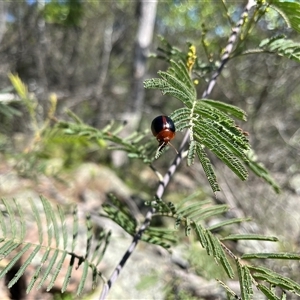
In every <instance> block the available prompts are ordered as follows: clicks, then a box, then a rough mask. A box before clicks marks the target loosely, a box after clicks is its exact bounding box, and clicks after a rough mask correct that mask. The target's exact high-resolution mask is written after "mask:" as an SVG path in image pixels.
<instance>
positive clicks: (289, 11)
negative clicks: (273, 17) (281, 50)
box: [270, 0, 300, 32]
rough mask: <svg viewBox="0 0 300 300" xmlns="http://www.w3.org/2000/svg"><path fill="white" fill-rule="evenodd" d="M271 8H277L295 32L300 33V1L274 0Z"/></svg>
mask: <svg viewBox="0 0 300 300" xmlns="http://www.w3.org/2000/svg"><path fill="white" fill-rule="evenodd" d="M270 3H271V5H270V6H271V7H273V8H275V10H276V11H278V12H279V13H280V14H281V16H282V17H283V18H284V20H286V21H287V23H288V25H290V26H291V27H292V28H293V29H294V30H296V31H298V32H300V18H299V15H300V3H299V1H288V0H274V1H270Z"/></svg>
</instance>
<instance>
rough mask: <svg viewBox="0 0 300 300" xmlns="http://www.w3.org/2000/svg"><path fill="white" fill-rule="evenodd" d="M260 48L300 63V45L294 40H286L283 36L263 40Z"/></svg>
mask: <svg viewBox="0 0 300 300" xmlns="http://www.w3.org/2000/svg"><path fill="white" fill-rule="evenodd" d="M299 13H300V10H299ZM299 28H300V27H299ZM259 47H260V48H261V49H263V50H266V51H270V52H274V53H276V54H278V55H280V56H284V57H286V58H288V59H292V60H295V61H298V62H300V43H297V42H294V41H293V40H289V39H286V38H284V37H282V36H278V37H273V38H270V39H265V40H263V41H262V42H261V43H260V45H259Z"/></svg>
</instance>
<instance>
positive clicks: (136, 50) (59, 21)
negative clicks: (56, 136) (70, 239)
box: [0, 0, 300, 281]
mask: <svg viewBox="0 0 300 300" xmlns="http://www.w3.org/2000/svg"><path fill="white" fill-rule="evenodd" d="M245 4H246V2H245V1H229V2H228V3H226V6H225V5H224V2H222V1H176V0H174V1H151V2H150V1H149V2H147V1H121V0H120V1H80V0H66V1H54V0H52V1H51V0H49V1H35V0H28V1H0V124H1V126H0V151H1V153H0V154H1V156H0V157H1V162H0V172H1V174H0V175H1V179H0V180H1V181H0V184H1V185H0V192H1V196H5V197H12V196H18V197H21V198H22V197H24V195H25V194H24V193H25V191H26V193H27V194H29V195H30V196H34V195H38V194H39V193H44V194H46V196H48V197H49V198H52V199H54V201H56V202H59V203H65V201H69V200H66V199H70V198H71V199H72V200H73V201H78V202H80V201H84V203H85V204H86V205H87V206H86V209H87V210H88V209H89V208H91V207H93V206H97V201H98V200H95V199H99V198H100V199H103V198H104V196H103V194H104V193H105V192H106V191H108V190H111V189H114V188H115V189H116V190H118V188H116V187H112V186H110V185H109V184H111V183H112V182H115V181H116V179H112V180H111V181H109V182H108V183H105V184H106V185H108V186H109V187H107V186H104V184H102V185H101V186H100V187H99V181H98V182H97V177H95V178H90V177H89V176H90V175H87V174H90V173H89V172H90V169H91V168H96V166H98V167H97V168H100V167H99V166H101V168H102V169H101V171H103V170H105V172H109V174H111V176H115V177H114V178H119V179H121V180H122V184H123V185H124V190H126V191H127V189H130V192H128V193H127V192H126V193H125V194H126V195H133V194H138V196H137V198H139V199H143V200H145V198H146V200H148V199H147V197H148V198H149V197H150V199H151V195H153V194H154V191H155V188H156V179H155V176H154V175H151V174H150V173H151V171H150V170H149V171H147V170H145V171H142V172H141V171H140V170H141V165H139V164H137V163H136V164H133V165H130V164H129V163H128V161H126V160H125V161H124V160H123V159H118V158H114V156H113V155H111V154H110V153H109V152H108V151H107V150H106V149H105V148H103V149H102V150H101V151H99V150H98V148H97V150H95V148H93V145H89V144H84V143H83V144H81V143H79V144H78V143H76V144H75V143H73V142H70V143H69V144H68V142H67V141H64V142H65V143H63V142H62V141H60V142H57V141H52V142H47V147H46V148H43V150H42V151H40V152H39V156H38V157H37V156H36V155H35V156H34V159H33V157H31V156H26V163H24V161H22V159H23V158H24V155H25V154H26V155H28V153H29V152H30V151H28V149H30V147H29V144H30V141H31V140H32V139H33V133H34V129H33V125H32V120H31V117H30V114H29V113H28V110H27V109H26V107H24V105H23V104H22V103H21V102H20V101H19V100H18V98H17V96H16V94H15V92H14V90H13V87H12V84H11V82H10V80H9V77H8V74H9V73H13V74H18V75H19V77H20V78H21V80H22V81H23V82H24V83H25V84H26V85H27V86H28V90H29V93H31V94H32V95H34V96H33V98H34V99H36V103H37V110H36V111H37V116H36V117H37V122H43V120H45V119H46V117H47V112H48V110H49V103H50V102H49V97H50V96H51V95H53V93H55V95H56V97H57V109H56V113H55V117H56V118H57V119H62V120H64V119H67V116H66V114H65V112H66V110H67V109H68V110H71V111H73V112H74V113H75V114H77V115H78V116H79V117H80V118H81V119H82V120H83V121H84V122H86V123H87V124H89V125H92V126H95V127H96V128H102V127H104V126H106V125H107V124H108V123H109V122H110V121H112V120H116V121H118V122H120V123H122V122H123V121H127V122H128V125H127V126H126V127H125V129H124V131H125V133H123V134H124V135H126V134H129V133H130V132H131V131H132V130H136V129H138V130H144V129H148V128H149V126H150V125H149V124H150V123H151V120H152V119H153V118H154V117H156V116H157V115H159V114H167V115H168V114H170V113H171V112H172V111H173V110H174V109H175V108H178V107H179V105H180V104H179V102H176V100H175V101H174V99H170V98H168V96H162V95H161V93H160V92H158V91H154V90H146V91H145V90H144V88H143V84H142V83H143V80H144V79H146V78H151V77H156V76H157V75H156V73H157V71H158V70H160V69H161V70H165V69H166V68H167V63H166V62H164V61H163V60H159V59H157V58H153V57H149V55H150V54H151V53H155V52H156V49H157V47H159V46H160V39H159V37H158V36H159V35H161V36H163V37H164V38H166V39H167V40H168V41H169V42H170V43H171V44H172V45H174V46H175V47H178V48H180V49H182V50H183V51H187V48H188V46H187V42H191V43H193V44H194V45H195V46H196V48H197V56H198V58H199V61H200V63H201V62H203V63H206V64H207V63H209V62H212V61H218V60H219V59H220V56H221V51H222V49H223V48H224V47H225V46H226V43H227V40H228V36H229V34H230V32H231V28H232V22H233V23H234V22H237V21H238V19H239V18H240V15H241V13H242V11H243V8H244V5H245ZM228 16H230V19H229V17H228ZM274 34H286V35H287V36H288V37H289V38H291V39H293V40H294V41H297V40H298V41H299V33H297V32H295V31H293V30H291V29H287V26H286V24H285V22H284V21H283V19H282V18H281V17H280V16H279V15H278V14H277V12H276V11H274V10H269V11H268V13H267V14H266V15H265V16H264V17H263V18H261V19H260V21H259V23H258V24H257V26H256V27H255V29H254V30H253V31H252V32H251V36H248V37H247V40H246V43H245V49H254V48H257V47H258V45H259V43H260V41H261V40H263V39H264V38H268V37H271V36H273V35H274ZM204 44H205V47H203V45H204ZM299 70H300V69H299V63H297V62H294V61H291V60H288V59H286V58H283V57H280V56H276V55H274V54H267V53H265V54H259V55H257V54H255V55H254V54H249V55H246V54H245V55H241V56H238V57H236V58H233V59H232V60H230V61H229V63H228V64H227V65H226V68H225V69H224V70H223V72H222V75H221V76H220V77H219V78H218V82H217V85H216V87H215V89H214V90H213V92H212V94H211V95H210V98H211V99H214V100H219V101H224V102H226V103H230V104H233V105H236V106H239V107H241V108H242V109H244V110H245V111H246V112H247V113H248V121H247V122H246V123H243V124H239V125H240V126H241V127H242V128H243V130H245V131H247V132H249V134H250V136H249V138H250V142H251V144H252V147H253V149H254V150H255V155H257V157H258V160H259V161H260V162H262V163H263V164H264V165H265V166H266V167H267V168H268V169H269V170H270V173H271V174H272V176H273V177H274V178H275V180H276V181H277V182H278V184H279V185H280V186H281V188H282V191H281V193H280V194H276V193H275V192H274V191H273V189H272V188H271V187H270V186H268V185H267V184H266V183H265V182H264V181H262V180H261V179H259V178H256V177H255V176H254V175H250V178H249V180H248V181H247V182H240V181H239V179H238V178H236V177H235V175H234V174H232V173H231V172H230V171H229V170H228V169H227V168H226V167H225V166H223V164H222V163H220V162H218V161H217V159H216V158H215V157H213V156H211V159H212V161H213V163H214V165H215V169H216V172H217V175H218V178H219V183H220V186H221V188H222V192H221V193H220V196H219V197H218V199H219V200H218V201H220V202H222V203H227V204H229V205H230V206H231V207H232V213H233V215H235V216H240V217H245V216H250V217H252V218H253V219H254V221H255V223H253V224H252V225H251V226H250V227H245V230H247V231H248V232H249V230H250V231H251V230H252V231H253V232H256V233H261V234H274V235H276V236H277V237H279V238H280V240H281V242H280V243H279V244H278V245H277V247H278V248H277V250H279V251H288V252H299V248H300V209H299V201H300V122H299V119H300V84H299ZM210 75H211V73H207V74H206V75H205V76H204V77H203V79H202V80H201V81H200V82H199V84H198V86H197V90H198V94H199V95H201V94H202V93H203V91H204V89H205V87H206V85H207V82H208V79H209V77H210ZM181 137H182V135H181V134H180V133H179V134H178V135H177V138H176V140H175V142H174V144H175V146H177V147H178V145H179V144H180V138H181ZM149 139H154V138H153V137H152V135H151V134H150V133H149ZM154 142H155V139H154ZM28 147H29V148H28ZM171 151H172V149H171V150H170V151H169V152H167V153H168V154H167V155H164V156H163V157H162V158H161V159H160V161H159V162H157V165H158V166H159V167H160V168H162V173H163V172H164V171H163V170H164V169H163V168H166V167H167V166H168V165H169V163H170V162H171V161H172V159H173V157H174V153H172V152H171ZM30 159H32V160H30ZM41 161H43V164H41ZM120 165H123V166H124V165H125V167H124V168H120V167H119V166H120ZM84 166H86V168H87V170H85V169H84ZM129 166H130V167H129ZM165 170H166V169H165ZM80 172H81V173H80ZM97 172H100V170H99V169H97ZM97 172H96V174H98V173H97ZM33 174H35V176H33ZM105 174H106V173H105ZM85 176H86V177H85ZM99 176H100V175H99ZM101 176H102V175H101ZM107 176H108V175H107V174H106V175H105V176H104V177H105V178H107ZM152 176H154V177H152ZM104 177H101V178H104ZM58 178H59V179H60V180H59V182H57V179H58ZM61 178H63V179H64V180H61ZM78 178H80V180H78ZM82 178H84V179H86V178H88V179H86V181H84V180H81V179H82ZM66 181H67V182H68V184H69V185H65V183H66ZM37 182H38V184H37ZM118 186H119V187H120V186H121V184H120V183H119V184H118ZM194 190H201V191H202V192H203V193H206V194H207V195H209V194H210V193H211V192H210V188H209V186H208V184H207V182H206V179H205V176H204V175H203V172H202V170H201V167H200V166H199V165H197V164H195V165H194V166H193V167H192V168H187V167H186V166H185V164H183V166H182V167H181V168H180V170H179V172H178V173H177V174H176V176H175V178H174V181H173V182H172V183H171V185H170V187H169V193H168V195H167V197H169V198H170V199H173V198H174V197H178V198H180V196H181V195H182V194H189V193H191V192H193V191H194ZM141 191H143V192H141ZM119 192H120V191H119ZM34 193H35V194H34ZM147 193H148V194H147ZM27 194H26V195H27ZM121 194H122V193H121ZM89 197H90V198H89ZM172 197H173V198H172ZM92 199H94V200H92ZM93 201H94V202H93ZM90 203H93V204H90ZM89 205H92V206H91V207H90V206H89ZM91 209H92V208H91ZM266 216H267V217H266ZM244 247H246V246H244ZM249 247H250V249H251V247H254V249H253V248H252V250H253V251H259V250H268V249H266V248H264V247H265V246H257V245H255V246H253V245H252V246H251V245H250V246H249ZM255 247H256V248H255ZM257 247H258V248H257ZM259 247H262V249H259ZM246 249H247V248H246ZM243 251H245V248H243ZM274 268H282V270H283V271H284V272H286V274H290V275H289V276H291V277H292V278H293V279H295V280H298V281H299V280H300V278H299V274H300V272H299V271H300V266H299V263H293V264H288V265H286V264H285V265H282V264H279V265H276V266H274Z"/></svg>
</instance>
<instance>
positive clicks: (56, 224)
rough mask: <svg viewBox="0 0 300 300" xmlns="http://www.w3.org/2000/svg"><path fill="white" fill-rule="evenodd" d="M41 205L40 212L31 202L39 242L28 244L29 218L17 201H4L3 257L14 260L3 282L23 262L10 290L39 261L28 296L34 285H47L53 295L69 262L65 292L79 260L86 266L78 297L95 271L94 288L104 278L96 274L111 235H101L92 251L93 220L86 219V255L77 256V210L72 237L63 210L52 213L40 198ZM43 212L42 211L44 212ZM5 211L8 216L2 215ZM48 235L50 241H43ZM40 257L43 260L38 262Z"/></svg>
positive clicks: (0, 252)
mask: <svg viewBox="0 0 300 300" xmlns="http://www.w3.org/2000/svg"><path fill="white" fill-rule="evenodd" d="M40 201H41V203H42V205H41V206H39V208H38V206H37V203H36V202H33V201H32V200H30V201H29V202H30V204H31V208H32V215H33V218H31V219H32V220H34V221H35V223H36V228H37V230H38V233H37V236H38V240H37V242H32V241H30V242H28V241H26V229H27V224H26V222H25V220H26V218H25V216H24V211H23V209H22V207H21V205H20V204H19V203H18V201H16V200H13V201H8V200H2V204H3V209H2V210H1V211H0V223H1V226H0V227H1V232H0V255H1V259H3V258H5V257H7V256H8V255H10V257H11V258H10V261H9V263H8V264H7V265H6V266H4V267H3V268H2V270H1V272H0V278H2V277H4V276H5V275H6V274H7V272H8V271H10V270H11V269H12V268H13V267H14V266H15V264H16V263H17V262H21V266H20V268H19V269H18V271H17V272H16V274H15V275H14V277H13V278H12V279H11V280H10V282H9V283H8V287H9V288H10V287H12V286H13V285H14V284H15V283H16V282H17V281H18V280H19V279H20V277H21V276H22V275H24V273H25V272H26V270H27V268H28V267H29V266H30V265H31V264H32V261H33V260H34V261H35V264H36V261H37V260H39V265H38V267H36V269H35V272H34V273H33V275H32V276H31V278H29V284H28V286H27V290H26V291H27V293H29V292H30V291H31V290H32V288H33V287H34V285H35V284H36V288H37V289H39V288H42V287H43V286H45V285H46V284H47V287H46V290H47V291H50V290H51V289H52V288H53V286H54V284H56V283H57V281H58V280H57V279H58V276H59V275H61V272H62V271H63V270H62V267H63V265H64V262H65V261H66V260H67V259H68V258H69V267H68V269H67V271H66V276H65V279H64V282H63V283H62V288H61V290H62V292H64V291H65V290H66V289H67V286H68V284H69V282H70V279H71V274H72V270H73V266H74V263H75V260H76V259H77V260H78V266H79V265H80V264H81V263H83V266H84V267H83V273H82V278H81V281H80V282H79V286H78V293H79V292H81V291H82V290H83V287H84V285H85V281H86V276H87V273H88V272H89V270H92V275H93V284H94V285H95V282H96V281H97V280H98V278H99V277H101V274H100V272H99V271H98V270H97V265H98V264H99V262H100V260H101V259H102V257H103V255H104V252H105V250H106V248H107V243H108V241H109V236H110V233H108V234H105V233H102V239H100V241H99V240H98V241H97V244H96V247H93V245H94V244H95V243H94V242H93V241H94V240H95V237H94V235H93V230H92V229H93V228H92V224H91V222H90V217H89V216H87V217H86V219H87V224H86V245H87V246H86V251H85V253H84V255H79V254H76V253H74V250H75V245H76V240H77V238H78V218H77V210H76V209H75V210H74V213H73V222H74V226H73V233H71V234H70V233H69V232H68V228H67V224H66V214H65V213H64V212H63V211H62V209H60V208H58V209H53V207H52V206H51V204H50V202H49V201H48V200H47V199H46V198H44V197H41V198H40ZM40 208H42V212H41V211H40ZM3 211H6V212H7V213H3ZM75 216H76V217H75ZM5 219H6V220H5ZM43 219H46V222H45V221H44V222H42V220H43ZM2 220H3V222H2ZM4 222H5V223H4ZM4 224H5V225H4ZM45 234H46V236H47V238H44V235H45ZM70 235H71V237H72V243H71V244H70V248H71V249H68V246H69V243H68V238H69V236H70ZM70 250H71V251H70ZM41 256H42V258H39V257H41ZM94 260H95V261H96V262H97V265H95V264H94V263H93V261H94Z"/></svg>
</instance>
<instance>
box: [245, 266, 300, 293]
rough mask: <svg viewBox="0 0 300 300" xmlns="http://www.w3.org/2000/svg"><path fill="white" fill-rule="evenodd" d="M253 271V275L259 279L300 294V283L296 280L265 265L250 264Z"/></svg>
mask: <svg viewBox="0 0 300 300" xmlns="http://www.w3.org/2000/svg"><path fill="white" fill-rule="evenodd" d="M248 268H249V269H250V270H251V271H253V272H254V273H252V276H253V278H254V279H255V280H257V281H265V282H268V283H269V284H271V285H274V286H277V287H280V288H281V289H283V290H286V291H290V292H292V293H294V294H296V295H300V285H299V284H298V283H297V282H295V281H294V280H292V279H290V278H287V277H285V276H282V275H280V274H278V273H276V272H274V271H272V270H270V269H268V268H265V267H254V266H248Z"/></svg>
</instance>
